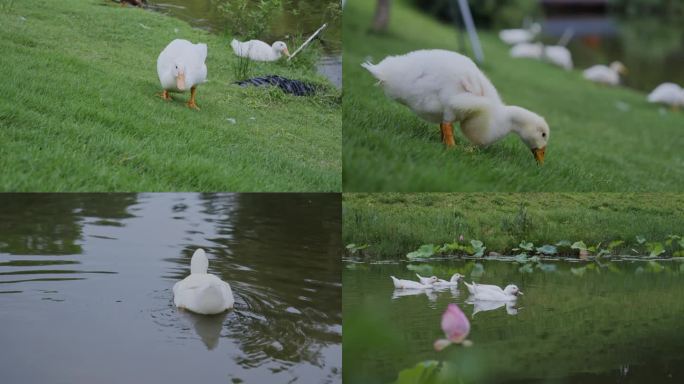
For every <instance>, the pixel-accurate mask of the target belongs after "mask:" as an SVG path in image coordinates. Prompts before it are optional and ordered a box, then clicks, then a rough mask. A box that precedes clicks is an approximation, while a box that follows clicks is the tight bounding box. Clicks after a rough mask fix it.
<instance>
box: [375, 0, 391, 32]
mask: <svg viewBox="0 0 684 384" xmlns="http://www.w3.org/2000/svg"><path fill="white" fill-rule="evenodd" d="M391 2H392V0H378V5H377V6H376V8H375V17H373V32H381V33H382V32H385V31H387V25H388V24H389V16H390V4H391Z"/></svg>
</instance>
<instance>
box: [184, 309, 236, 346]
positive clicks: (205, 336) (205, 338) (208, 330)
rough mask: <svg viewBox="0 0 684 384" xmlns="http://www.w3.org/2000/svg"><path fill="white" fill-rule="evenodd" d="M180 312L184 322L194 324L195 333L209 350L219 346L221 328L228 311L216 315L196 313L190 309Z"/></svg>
mask: <svg viewBox="0 0 684 384" xmlns="http://www.w3.org/2000/svg"><path fill="white" fill-rule="evenodd" d="M178 314H179V316H180V317H181V318H182V319H183V321H184V322H186V323H188V324H189V325H192V328H194V330H195V333H196V334H197V336H199V337H200V339H201V340H202V343H204V345H205V346H206V347H207V349H208V350H212V349H214V348H216V347H217V346H218V343H219V338H220V337H221V330H223V322H224V320H225V319H226V316H227V315H228V312H223V313H219V314H216V315H196V314H194V313H192V312H188V311H178Z"/></svg>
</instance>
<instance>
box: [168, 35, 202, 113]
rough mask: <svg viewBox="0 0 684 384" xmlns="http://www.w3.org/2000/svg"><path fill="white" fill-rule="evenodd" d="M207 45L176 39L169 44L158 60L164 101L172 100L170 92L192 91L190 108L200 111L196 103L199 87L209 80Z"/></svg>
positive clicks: (189, 102)
mask: <svg viewBox="0 0 684 384" xmlns="http://www.w3.org/2000/svg"><path fill="white" fill-rule="evenodd" d="M206 59H207V45H206V44H193V43H191V42H189V41H187V40H182V39H176V40H174V41H172V42H171V43H169V45H167V46H166V48H164V50H163V51H162V52H161V53H160V54H159V58H158V59H157V75H159V82H160V83H161V86H162V89H163V92H162V94H161V97H162V99H164V100H171V96H170V95H169V92H181V93H182V92H185V91H187V90H188V89H189V90H190V100H189V101H188V107H190V108H193V109H198V110H199V107H198V106H197V103H196V102H195V93H196V91H197V85H199V84H202V83H204V82H205V81H206V80H207V66H206V65H205V63H204V62H205V60H206Z"/></svg>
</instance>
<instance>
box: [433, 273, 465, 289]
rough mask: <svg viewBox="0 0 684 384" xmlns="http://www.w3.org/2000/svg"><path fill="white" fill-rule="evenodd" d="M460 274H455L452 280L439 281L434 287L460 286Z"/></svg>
mask: <svg viewBox="0 0 684 384" xmlns="http://www.w3.org/2000/svg"><path fill="white" fill-rule="evenodd" d="M462 277H463V276H461V274H460V273H454V274H453V275H451V279H449V280H448V281H447V280H444V279H439V280H437V282H436V283H433V285H434V286H437V287H456V286H458V281H459V280H460V279H461V278H462Z"/></svg>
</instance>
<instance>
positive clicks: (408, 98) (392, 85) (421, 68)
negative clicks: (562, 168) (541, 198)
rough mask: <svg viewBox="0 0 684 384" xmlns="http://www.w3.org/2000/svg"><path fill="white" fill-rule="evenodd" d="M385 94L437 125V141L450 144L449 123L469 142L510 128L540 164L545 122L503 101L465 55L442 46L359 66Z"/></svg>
mask: <svg viewBox="0 0 684 384" xmlns="http://www.w3.org/2000/svg"><path fill="white" fill-rule="evenodd" d="M362 66H363V67H364V68H366V69H367V70H368V71H369V72H370V73H371V74H372V75H373V76H374V77H375V78H376V79H378V80H379V82H378V84H379V85H381V86H382V87H383V89H384V90H385V94H386V95H387V96H388V97H390V98H392V99H394V100H396V101H398V102H399V103H401V104H404V105H406V106H407V107H409V108H410V109H411V110H412V111H413V112H414V113H416V114H417V115H418V116H420V117H422V118H423V119H425V120H427V121H429V122H432V123H435V124H437V123H439V124H440V127H441V130H442V142H443V143H444V144H446V145H447V147H451V146H454V145H455V141H454V134H453V126H452V123H453V122H454V121H458V122H460V123H461V130H462V131H463V134H464V135H465V136H466V137H467V138H468V140H470V141H471V142H472V143H473V144H475V145H478V146H488V145H490V144H492V143H494V142H496V141H498V140H501V139H502V138H503V137H504V136H506V135H507V134H509V133H511V132H513V133H515V134H516V135H518V136H519V137H520V138H521V140H522V141H523V142H524V143H525V144H526V145H527V146H528V147H529V148H530V149H531V150H532V153H533V154H534V157H535V159H536V160H537V161H538V162H539V164H543V162H544V154H545V151H546V144H547V142H548V140H549V126H548V124H546V121H545V120H544V119H543V118H542V117H541V116H539V115H537V114H535V113H533V112H531V111H528V110H527V109H524V108H521V107H515V106H509V105H505V104H504V103H503V102H502V100H501V98H500V97H499V94H498V92H497V91H496V88H494V85H492V83H491V82H490V81H489V79H487V77H486V76H485V75H484V74H483V73H482V72H481V71H480V70H479V69H478V68H477V66H476V65H475V63H473V61H472V60H470V59H469V58H467V57H465V56H463V55H460V54H458V53H455V52H450V51H445V50H439V49H435V50H420V51H414V52H410V53H407V54H405V55H401V56H388V57H386V58H385V59H384V60H382V61H381V62H380V63H378V64H375V65H373V64H371V63H369V62H366V63H364V64H362Z"/></svg>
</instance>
